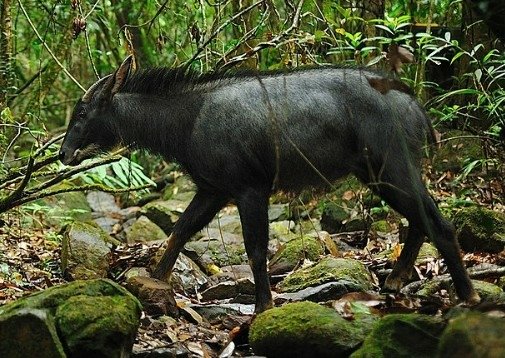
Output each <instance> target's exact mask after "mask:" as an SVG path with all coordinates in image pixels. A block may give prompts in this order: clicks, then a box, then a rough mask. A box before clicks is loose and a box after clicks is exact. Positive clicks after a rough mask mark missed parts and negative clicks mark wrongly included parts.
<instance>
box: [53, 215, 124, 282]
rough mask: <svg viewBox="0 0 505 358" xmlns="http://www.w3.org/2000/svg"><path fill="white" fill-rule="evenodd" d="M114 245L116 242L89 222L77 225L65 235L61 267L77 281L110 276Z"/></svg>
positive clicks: (77, 223) (75, 223)
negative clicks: (112, 245)
mask: <svg viewBox="0 0 505 358" xmlns="http://www.w3.org/2000/svg"><path fill="white" fill-rule="evenodd" d="M111 243H116V240H115V239H113V238H112V237H110V235H109V234H107V233H106V232H105V231H104V230H103V229H101V228H100V227H98V226H96V225H94V224H91V223H86V222H74V223H72V224H71V225H69V226H68V227H67V229H66V231H65V234H64V235H63V240H62V245H61V268H62V271H63V273H64V274H65V275H66V276H67V277H69V278H71V279H73V280H82V279H94V278H100V277H107V272H108V270H109V260H110V255H111V250H110V248H109V246H110V245H111Z"/></svg>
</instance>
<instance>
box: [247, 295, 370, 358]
mask: <svg viewBox="0 0 505 358" xmlns="http://www.w3.org/2000/svg"><path fill="white" fill-rule="evenodd" d="M376 319H377V318H376V317H375V316H373V315H371V314H366V313H356V314H355V315H354V319H353V320H346V319H344V318H342V317H341V316H340V315H339V314H338V313H337V312H336V311H335V310H334V309H331V308H328V307H323V306H320V305H318V304H316V303H312V302H297V303H289V304H287V305H284V306H282V307H276V308H272V309H270V310H267V311H265V312H263V313H260V314H259V315H258V316H257V317H256V318H255V320H254V321H253V322H252V324H251V327H250V331H249V343H250V345H251V347H252V349H253V351H254V353H255V354H258V355H265V356H268V357H269V358H270V357H272V358H276V357H286V358H287V357H318V358H324V357H345V356H348V355H349V354H350V353H351V352H353V351H354V350H355V349H356V348H358V346H359V345H360V344H361V342H362V341H363V340H364V339H365V336H366V334H367V333H368V332H369V331H370V329H371V325H372V322H374V321H375V320H376Z"/></svg>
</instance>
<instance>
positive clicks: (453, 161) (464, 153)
mask: <svg viewBox="0 0 505 358" xmlns="http://www.w3.org/2000/svg"><path fill="white" fill-rule="evenodd" d="M469 135H470V137H469ZM471 136H472V135H471V133H468V132H464V131H460V130H452V131H448V132H446V133H444V134H443V139H448V140H446V141H444V142H442V147H441V148H439V150H437V152H436V154H435V156H434V158H433V167H434V168H435V170H437V171H442V172H445V171H452V172H454V173H457V172H459V171H461V169H462V168H463V166H464V165H465V164H466V163H468V162H470V161H474V160H477V159H482V158H484V153H483V151H482V145H481V142H480V140H479V139H478V138H471ZM460 137H463V138H460Z"/></svg>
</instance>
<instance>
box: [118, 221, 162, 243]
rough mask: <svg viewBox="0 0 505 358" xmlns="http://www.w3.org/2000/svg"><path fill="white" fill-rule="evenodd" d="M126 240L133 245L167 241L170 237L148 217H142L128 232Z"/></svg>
mask: <svg viewBox="0 0 505 358" xmlns="http://www.w3.org/2000/svg"><path fill="white" fill-rule="evenodd" d="M126 239H127V241H128V243H129V244H133V243H135V242H148V241H161V240H167V239H168V236H167V235H166V234H165V232H164V231H163V230H162V229H161V228H160V227H159V226H158V225H156V224H155V223H153V222H152V221H151V220H149V219H148V218H147V217H145V216H141V217H140V218H138V219H137V221H135V222H134V223H133V225H132V226H130V228H129V229H128V230H127V232H126Z"/></svg>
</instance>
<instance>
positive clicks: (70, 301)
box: [0, 279, 142, 357]
mask: <svg viewBox="0 0 505 358" xmlns="http://www.w3.org/2000/svg"><path fill="white" fill-rule="evenodd" d="M141 311H142V307H141V305H140V303H139V302H138V300H137V299H136V298H135V297H133V296H132V295H131V294H130V293H129V292H128V291H126V290H125V289H124V288H122V287H121V286H119V285H118V284H116V283H114V282H112V281H110V280H107V279H97V280H89V281H75V282H71V283H68V284H65V285H60V286H54V287H51V288H48V289H46V290H45V291H41V292H37V293H35V294H32V295H30V296H27V297H24V298H21V299H19V300H17V301H15V302H13V303H10V304H7V305H5V306H3V307H1V308H0V356H1V357H65V356H71V357H120V356H127V355H128V354H129V352H131V349H132V346H133V340H134V338H135V334H136V332H137V329H138V327H139V325H140V314H141ZM13 327H15V328H13ZM13 342H15V344H13Z"/></svg>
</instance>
